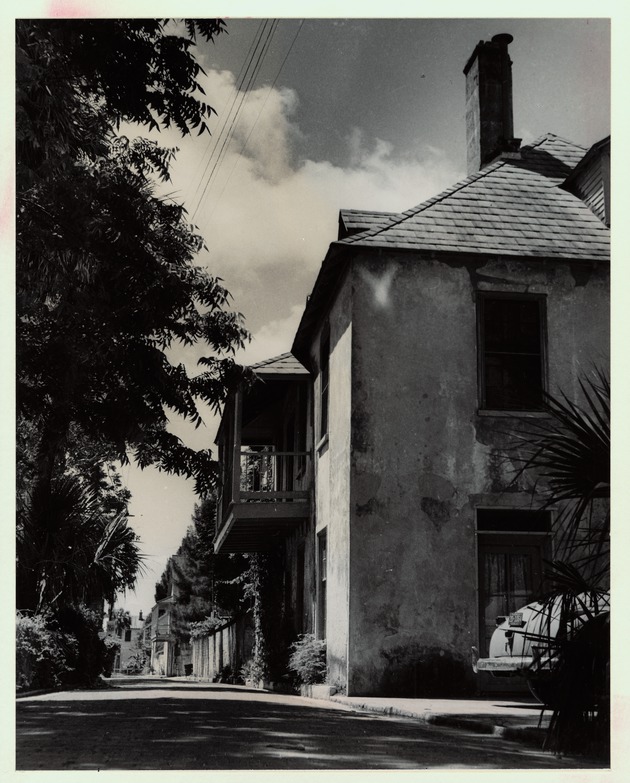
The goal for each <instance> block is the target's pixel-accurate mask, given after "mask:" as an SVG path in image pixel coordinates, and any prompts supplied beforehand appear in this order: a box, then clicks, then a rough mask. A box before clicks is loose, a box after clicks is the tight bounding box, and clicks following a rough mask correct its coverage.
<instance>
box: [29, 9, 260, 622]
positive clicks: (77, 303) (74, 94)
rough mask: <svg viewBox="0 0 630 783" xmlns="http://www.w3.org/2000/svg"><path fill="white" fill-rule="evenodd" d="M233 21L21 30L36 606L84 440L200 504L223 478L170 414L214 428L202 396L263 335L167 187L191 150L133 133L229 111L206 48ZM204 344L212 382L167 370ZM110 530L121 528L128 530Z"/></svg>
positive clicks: (217, 392) (213, 391)
mask: <svg viewBox="0 0 630 783" xmlns="http://www.w3.org/2000/svg"><path fill="white" fill-rule="evenodd" d="M223 27H224V25H223V23H222V22H221V21H219V20H204V21H194V22H193V21H189V22H187V23H186V24H185V26H184V27H183V28H181V27H175V26H173V25H169V23H168V20H164V19H156V20H135V19H126V20H125V19H112V20H89V19H88V20H85V19H84V20H59V19H51V20H18V22H17V25H16V29H17V49H16V54H17V58H16V59H17V105H16V150H17V273H16V281H17V358H18V379H17V389H18V416H19V432H18V448H19V450H20V451H19V454H18V465H19V466H20V467H21V468H23V469H24V471H25V474H24V475H23V476H21V477H20V478H19V491H20V493H21V498H22V503H21V519H20V520H19V527H20V529H21V531H22V536H23V538H22V541H21V543H20V547H21V552H22V554H23V555H24V554H25V552H26V551H27V550H28V548H29V547H30V546H31V545H32V546H34V547H35V548H37V547H40V548H41V549H40V551H39V552H38V556H37V558H31V559H30V560H29V561H28V565H25V567H24V569H23V571H22V575H23V577H24V578H26V576H27V574H28V573H31V574H32V579H33V584H32V585H31V589H30V590H27V591H25V592H24V595H25V596H26V595H29V596H30V598H29V599H28V600H32V596H33V595H34V594H35V593H39V594H41V586H42V580H43V579H45V580H47V581H49V577H48V576H44V575H43V573H39V574H37V573H36V572H35V571H33V570H32V568H33V567H34V565H33V564H34V563H39V564H40V565H41V564H42V563H52V562H53V561H54V562H57V561H56V560H55V557H53V555H54V552H55V545H54V539H55V536H56V535H58V534H59V531H60V530H64V531H66V532H68V530H69V528H68V526H67V525H66V524H65V523H63V524H62V523H61V522H60V518H59V515H57V516H55V514H52V513H49V509H50V508H52V506H53V505H54V503H55V502H57V501H56V500H55V498H59V492H60V491H61V492H62V495H63V493H65V497H66V500H68V498H69V497H70V496H71V495H72V492H74V493H75V495H76V493H77V492H78V490H77V487H76V486H75V487H74V488H71V487H70V484H69V483H67V482H66V483H65V484H64V481H65V478H66V477H67V476H66V474H67V471H68V461H69V455H70V456H72V455H73V453H75V450H76V449H77V446H78V444H81V445H80V446H79V449H81V448H86V447H85V444H89V445H88V446H87V448H88V450H89V449H92V450H93V451H94V450H96V451H98V452H99V453H100V455H101V456H102V458H103V461H105V460H106V461H111V460H114V459H119V460H121V461H122V462H123V463H124V462H126V461H127V460H128V458H129V455H133V456H134V458H135V459H136V461H137V462H138V464H139V465H140V466H141V467H144V466H147V465H150V464H153V465H156V466H157V467H159V468H160V469H163V470H166V471H169V472H174V473H177V474H180V475H185V476H187V477H191V478H194V480H195V486H196V489H197V491H198V492H199V493H200V494H203V493H207V492H208V491H210V490H211V488H212V487H213V485H214V483H215V480H216V476H217V464H216V461H215V460H214V459H213V457H212V455H211V453H210V451H209V450H202V451H199V452H197V451H194V450H192V449H190V448H188V447H186V446H185V444H183V443H182V442H181V441H180V440H179V439H178V438H177V437H175V436H174V435H172V434H170V433H169V432H168V431H167V429H166V424H167V422H168V415H169V411H170V412H174V413H176V414H179V415H181V416H184V417H185V418H187V419H189V420H190V421H192V422H193V423H195V424H196V425H199V424H200V423H201V417H200V414H199V410H198V402H199V401H200V400H202V401H204V402H205V403H207V404H209V405H210V406H211V407H212V408H213V409H214V410H217V409H218V407H219V406H220V405H221V403H222V401H223V399H224V396H225V394H226V391H227V389H228V388H230V386H231V385H232V384H233V383H234V382H236V380H237V378H238V377H239V374H240V371H239V368H238V367H237V366H236V365H235V364H234V361H233V358H232V356H231V354H232V353H233V351H234V350H235V349H236V348H237V347H239V346H241V345H242V344H243V341H244V340H245V339H246V337H247V335H246V332H245V330H244V328H243V326H242V323H241V320H242V319H241V317H240V315H239V314H238V313H234V312H230V311H229V310H228V309H227V305H228V299H229V294H228V292H227V291H226V290H225V288H224V287H223V286H222V285H221V282H220V280H219V279H217V278H215V277H212V276H211V275H210V274H209V273H208V272H207V271H206V270H205V268H203V267H201V266H199V265H197V264H196V263H195V258H196V256H197V254H198V252H199V250H200V249H201V247H202V246H203V240H202V239H201V237H199V236H198V235H197V234H196V232H195V230H194V229H193V227H191V226H190V225H189V224H188V222H187V220H186V212H185V209H184V208H183V206H182V205H180V204H177V203H174V202H173V201H171V200H169V199H167V198H162V197H160V196H159V195H158V194H157V191H156V184H155V182H156V179H157V178H161V179H168V176H169V165H170V163H171V162H172V159H173V156H174V154H175V152H176V151H175V150H172V149H163V148H161V147H159V146H158V145H157V144H155V143H153V142H149V141H147V140H146V139H128V138H126V137H124V136H120V135H119V133H118V128H119V126H120V123H121V122H123V121H125V122H130V123H136V124H139V125H140V126H144V127H146V128H159V127H169V126H173V127H175V128H177V129H178V130H179V131H180V132H181V133H182V134H188V133H191V132H199V133H203V132H206V131H207V129H208V128H207V122H206V121H207V119H208V117H209V116H210V114H211V113H212V111H213V110H212V109H211V107H210V106H209V105H208V104H207V103H206V102H205V99H204V96H203V91H202V89H201V86H200V84H199V81H198V79H199V76H200V74H201V72H202V71H201V68H200V66H199V64H198V62H197V61H196V60H195V57H194V54H193V50H192V44H193V43H194V39H195V36H196V35H198V34H199V35H201V36H202V37H204V38H205V39H206V40H212V39H213V37H214V36H216V35H217V34H219V33H220V32H221V31H222V30H223ZM182 29H183V30H184V32H182ZM199 342H201V343H202V344H204V345H205V346H206V347H207V351H208V355H207V356H206V357H205V358H204V360H203V362H202V363H203V371H202V372H200V373H199V374H197V375H195V376H190V375H189V374H188V372H187V371H186V368H185V367H184V365H183V364H173V363H171V362H170V361H169V359H168V355H167V354H168V352H169V349H171V348H172V347H173V346H174V345H175V344H180V345H184V346H190V345H193V344H195V343H199ZM70 461H72V460H70ZM79 463H80V459H78V458H77V459H74V465H73V469H74V470H75V472H76V470H77V469H78V466H79ZM96 464H97V463H96V462H95V461H94V460H92V466H94V465H96ZM91 469H94V468H91ZM81 491H82V492H85V491H87V490H86V487H85V486H83V487H82V490H81ZM75 499H76V500H77V503H78V508H77V509H75V511H74V512H72V515H73V516H72V518H73V519H74V520H75V521H76V522H77V524H79V522H78V520H79V519H83V522H85V520H86V519H88V518H89V519H93V516H94V514H93V511H94V503H95V501H94V498H92V499H91V500H89V502H88V501H87V499H86V497H83V498H82V499H79V498H78V497H75ZM100 502H101V504H102V502H104V501H103V499H101V501H100ZM86 503H87V505H88V506H90V509H91V510H90V511H89V512H86V510H85V506H86ZM68 518H69V517H68ZM104 520H106V521H107V525H110V527H108V528H107V529H108V530H109V532H110V533H111V534H112V536H114V538H116V536H120V534H121V533H122V528H123V527H124V525H123V524H122V523H120V524H119V525H118V527H116V526H115V525H114V527H111V525H113V523H112V522H111V520H110V519H109V517H108V516H107V514H106V515H105V517H104ZM83 522H82V523H81V524H80V525H79V527H80V529H81V530H85V528H86V525H85V524H83ZM87 526H88V527H89V525H87ZM114 528H115V529H114ZM109 540H113V539H111V538H110V539H109ZM28 541H30V544H29V543H28ZM42 547H43V548H42ZM47 568H48V567H47ZM64 568H66V567H65V566H64ZM64 568H62V567H61V566H58V567H57V566H55V569H56V570H55V573H56V574H61V573H62V572H64V573H68V574H69V571H68V570H67V568H66V570H65V571H64ZM117 579H118V577H116V579H114V582H116V580H117ZM124 581H125V580H124V579H123V582H124ZM118 582H119V583H120V579H118ZM127 583H128V582H127ZM36 585H37V587H36ZM74 590H75V588H74V587H73V588H72V590H71V592H74ZM31 608H32V606H31Z"/></svg>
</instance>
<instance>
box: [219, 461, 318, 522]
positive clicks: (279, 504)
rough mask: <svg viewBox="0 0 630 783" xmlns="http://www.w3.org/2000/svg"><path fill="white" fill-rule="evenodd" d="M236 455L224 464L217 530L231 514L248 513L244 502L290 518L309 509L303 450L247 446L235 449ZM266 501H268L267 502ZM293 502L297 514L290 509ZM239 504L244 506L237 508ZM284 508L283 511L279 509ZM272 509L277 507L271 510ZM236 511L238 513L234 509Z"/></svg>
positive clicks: (263, 512) (308, 467)
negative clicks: (307, 507) (306, 505)
mask: <svg viewBox="0 0 630 783" xmlns="http://www.w3.org/2000/svg"><path fill="white" fill-rule="evenodd" d="M237 454H238V458H237V459H234V460H233V461H231V464H228V465H227V466H226V468H227V470H226V472H225V474H224V484H223V491H222V493H221V500H220V503H219V518H218V520H217V521H218V532H219V535H220V534H221V530H222V528H223V525H224V524H225V523H226V522H228V520H229V519H230V518H231V516H234V515H237V516H242V515H243V514H245V515H246V516H248V517H251V516H252V514H251V512H252V511H253V508H251V507H250V511H249V512H248V513H246V511H245V509H244V508H243V507H244V506H246V505H249V504H254V505H258V504H260V516H261V518H266V517H267V516H268V515H269V514H273V515H275V516H277V515H278V514H280V515H281V516H282V517H286V518H291V517H293V516H295V517H296V518H297V517H303V516H304V514H307V513H308V511H307V510H306V511H305V506H304V505H302V504H306V503H308V500H309V490H310V486H311V478H310V475H311V458H310V454H309V453H308V452H305V451H276V450H275V449H274V448H273V447H272V446H248V447H242V448H240V449H239V450H238V451H237ZM266 504H270V505H269V506H267V505H266ZM292 504H293V505H295V504H298V505H299V507H300V508H298V505H295V511H296V514H295V515H294V514H292V513H290V511H289V509H290V507H291V505H292ZM238 508H243V511H242V512H238ZM280 508H284V512H280V510H279V509H280ZM273 509H278V510H277V511H274V510H273ZM237 512H238V513H237Z"/></svg>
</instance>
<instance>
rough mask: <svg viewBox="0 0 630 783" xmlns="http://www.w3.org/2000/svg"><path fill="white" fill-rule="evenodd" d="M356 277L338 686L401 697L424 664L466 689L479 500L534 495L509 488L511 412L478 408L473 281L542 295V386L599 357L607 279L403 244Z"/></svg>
mask: <svg viewBox="0 0 630 783" xmlns="http://www.w3.org/2000/svg"><path fill="white" fill-rule="evenodd" d="M420 265H421V267H422V272H421V274H420V273H419V269H418V267H419V266H420ZM352 281H353V288H354V302H353V322H352V348H353V350H352V449H351V454H352V458H351V490H350V494H351V503H350V547H349V551H350V605H349V618H350V632H349V658H350V668H349V693H351V694H353V693H354V694H368V693H373V694H375V693H378V692H385V691H390V692H391V691H392V690H394V691H395V690H397V689H403V690H405V691H406V692H407V693H408V695H411V693H410V692H409V691H410V690H411V691H415V692H422V683H421V682H418V680H422V678H423V677H428V678H430V677H435V676H436V673H438V675H437V676H439V677H440V678H441V679H442V680H443V681H444V682H445V683H449V684H450V685H451V686H452V687H453V688H455V689H460V690H465V689H466V688H467V687H473V685H474V683H473V678H472V672H471V667H470V647H471V645H472V644H476V643H477V634H478V614H477V611H478V610H477V593H476V586H477V566H476V562H477V542H476V535H475V508H476V507H477V506H479V505H495V504H499V503H500V504H502V505H504V506H513V507H516V508H519V507H520V508H523V507H525V508H527V507H528V504H529V502H530V498H529V496H528V495H527V494H525V493H524V492H523V491H519V492H514V491H511V490H513V489H519V488H510V491H508V485H509V483H510V481H511V479H512V473H511V472H510V471H511V468H512V467H513V466H512V465H511V463H510V461H509V460H506V456H505V451H504V449H503V448H502V447H503V445H504V444H505V441H506V435H505V434H502V433H504V432H505V431H506V430H507V429H508V426H507V423H508V422H509V421H510V420H509V419H507V418H506V417H501V416H492V415H490V416H489V415H479V414H478V411H477V409H478V392H477V389H478V383H477V349H476V343H477V334H476V328H477V327H476V306H475V291H476V290H492V291H506V292H514V293H524V292H528V293H538V294H545V295H546V298H547V304H546V309H547V332H548V340H547V345H548V348H547V351H548V353H547V358H548V368H549V387H550V389H551V390H554V389H558V388H562V389H563V390H565V391H567V392H569V393H572V392H574V391H575V390H576V388H577V387H576V380H575V379H576V376H577V374H578V373H579V372H580V371H583V370H588V369H589V368H590V367H591V365H592V363H593V362H600V363H601V361H602V360H603V361H606V357H607V355H608V284H607V277H606V274H605V271H604V273H602V271H601V270H600V271H598V270H597V269H590V270H589V269H586V268H576V267H574V268H571V267H570V266H569V265H568V264H564V263H551V262H549V263H545V262H541V261H537V262H533V263H522V262H520V263H519V262H515V261H491V262H487V263H480V262H479V261H478V260H477V261H475V262H472V261H471V262H470V263H462V262H461V261H459V262H458V263H451V264H449V263H444V262H440V261H437V260H428V259H427V260H419V259H418V258H417V257H415V256H411V255H407V256H401V255H399V256H397V257H394V256H392V257H390V258H387V257H381V258H380V259H375V258H371V257H368V258H366V259H363V260H361V259H357V260H356V261H355V263H354V267H353V274H352ZM331 380H332V370H331ZM332 426H333V425H332V423H331V431H332ZM337 472H338V471H337V470H336V469H333V470H331V479H332V477H333V476H334V475H336V474H337ZM520 489H521V490H525V489H527V488H526V487H525V486H522V487H521V488H520ZM410 680H413V682H411V681H410Z"/></svg>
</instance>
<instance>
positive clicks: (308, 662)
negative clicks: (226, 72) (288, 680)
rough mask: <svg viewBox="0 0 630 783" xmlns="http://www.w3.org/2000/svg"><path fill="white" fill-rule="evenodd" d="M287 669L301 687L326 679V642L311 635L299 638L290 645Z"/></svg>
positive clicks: (307, 634)
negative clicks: (293, 673)
mask: <svg viewBox="0 0 630 783" xmlns="http://www.w3.org/2000/svg"><path fill="white" fill-rule="evenodd" d="M289 669H290V670H291V671H293V672H295V673H296V675H297V676H298V679H299V680H300V683H301V684H303V685H314V684H315V683H318V682H324V680H325V679H326V640H325V639H316V638H315V636H314V635H313V634H311V633H306V634H303V635H302V636H300V637H299V638H298V640H297V642H294V643H293V644H292V645H291V656H290V658H289Z"/></svg>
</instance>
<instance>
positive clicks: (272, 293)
mask: <svg viewBox="0 0 630 783" xmlns="http://www.w3.org/2000/svg"><path fill="white" fill-rule="evenodd" d="M40 5H41V4H40ZM101 5H102V7H99V6H101ZM115 5H118V3H116V4H115ZM189 5H190V4H189ZM446 5H448V4H446ZM111 6H112V4H99V3H93V4H90V5H89V6H85V5H84V4H82V3H78V2H73V3H71V2H57V3H55V2H51V3H50V4H47V5H46V6H45V7H44V6H42V8H45V11H46V13H45V15H52V14H56V13H60V14H61V15H63V16H73V15H87V14H88V13H89V15H90V16H105V15H107V16H111V15H112V8H111ZM237 6H238V4H231V5H230V8H231V9H232V13H234V10H233V9H234V8H236V7H237ZM496 6H497V7H499V6H498V4H496ZM125 7H129V8H134V7H138V8H139V6H138V4H137V3H135V4H134V3H127V4H126V6H125ZM184 7H186V3H184ZM364 7H365V6H364ZM368 7H369V6H368ZM445 7H446V6H445ZM151 13H157V11H153V12H151ZM171 13H172V11H171ZM176 13H177V14H178V15H182V9H181V8H180V9H177V11H176ZM378 13H383V7H381V6H379V11H378ZM133 15H140V14H139V13H136V14H133ZM221 15H222V16H223V17H224V18H225V12H223V13H222V14H221ZM353 15H354V16H356V12H355V13H354V14H353ZM399 15H400V14H399ZM227 23H228V34H227V35H221V36H220V37H219V38H218V39H217V41H216V42H215V43H214V44H212V45H203V46H201V47H200V48H199V50H198V57H199V59H200V62H201V63H202V65H203V67H204V69H205V70H206V72H207V75H206V76H205V77H203V78H202V84H203V87H204V90H205V93H206V98H207V101H208V102H209V103H210V104H211V105H212V106H213V107H214V108H215V110H216V111H217V116H215V117H214V118H213V120H212V125H211V128H212V136H211V137H209V136H207V135H204V136H203V137H194V138H188V139H184V140H183V139H181V138H180V137H178V136H177V135H176V134H175V133H170V132H169V133H166V132H163V133H161V134H160V135H159V137H156V138H158V139H159V141H160V143H161V144H163V145H164V146H177V147H179V153H178V156H177V161H176V163H175V165H174V166H173V170H172V182H171V183H170V184H169V186H168V189H167V191H168V193H169V194H171V195H172V196H173V197H174V198H176V199H177V200H179V201H182V202H183V203H184V204H185V206H186V207H187V209H188V211H189V214H190V215H191V218H192V219H193V221H194V223H195V224H196V225H197V226H198V227H199V230H200V232H201V233H202V234H203V236H204V237H205V239H206V243H207V245H208V251H207V252H205V253H203V255H202V256H200V258H199V262H200V263H202V264H204V265H206V266H207V267H208V269H209V270H210V272H211V273H212V274H215V275H218V276H220V277H221V278H223V280H224V281H225V284H226V286H227V288H228V289H229V290H230V292H231V293H232V295H233V305H234V308H235V309H237V310H238V311H240V312H242V313H243V314H244V316H245V318H246V325H247V327H248V328H249V330H250V331H251V333H252V335H253V341H252V343H251V345H250V346H249V347H248V349H247V351H246V352H245V354H243V355H242V356H241V357H240V358H241V359H242V360H243V361H246V362H255V361H258V360H260V359H264V358H268V357H271V356H275V355H277V354H279V353H282V352H284V351H287V350H289V349H290V347H291V343H292V339H293V335H294V332H295V329H296V327H297V324H298V322H299V318H300V316H301V313H302V310H303V307H304V302H305V299H306V296H307V295H308V294H309V293H310V291H311V288H312V285H313V283H314V281H315V277H316V274H317V271H318V268H319V264H320V263H321V261H322V259H323V258H324V255H325V253H326V250H327V248H328V245H329V243H330V242H331V241H333V240H334V239H335V238H336V232H337V221H338V212H339V209H340V208H342V207H345V208H357V209H375V210H387V211H398V210H403V209H407V208H410V207H412V206H414V205H415V204H418V203H419V202H421V201H423V200H424V199H426V198H428V197H430V196H432V195H435V194H436V193H438V192H439V191H441V190H442V189H444V188H445V187H447V186H449V185H451V184H453V183H454V182H456V181H457V180H458V179H461V178H463V177H464V176H465V175H466V162H465V124H464V76H463V73H462V70H463V67H464V65H465V63H466V61H467V59H468V57H469V55H470V54H471V53H472V51H473V49H474V47H475V45H476V44H477V42H478V41H479V40H482V39H483V40H489V39H490V38H491V37H492V36H493V35H494V34H496V33H500V32H509V33H511V34H512V35H513V36H514V42H513V43H512V44H511V45H510V55H511V58H512V60H513V85H514V90H513V92H514V126H515V135H516V136H518V137H522V138H523V141H524V143H527V142H528V141H532V140H533V139H535V138H536V137H537V136H539V135H541V134H543V133H545V132H547V131H551V132H553V133H556V134H558V135H560V136H564V137H565V138H568V139H570V140H572V141H575V142H577V143H579V144H583V145H584V146H586V147H588V146H590V145H591V144H593V143H594V142H596V141H598V140H599V139H601V138H602V137H604V136H606V135H607V134H608V133H610V119H609V105H610V28H609V23H608V21H606V20H604V19H586V18H580V19H571V20H563V19H505V18H503V19H492V18H484V19H456V18H453V19H436V18H432V19H426V18H399V19H365V18H347V19H330V18H328V19H319V18H307V19H304V20H301V19H294V18H286V17H285V18H280V19H278V20H275V22H274V20H273V19H271V18H270V19H268V20H264V19H263V20H261V19H251V18H249V19H246V18H241V19H238V18H229V19H227ZM248 65H249V67H248ZM239 88H240V89H239ZM125 131H126V132H128V133H134V131H133V129H125ZM203 353H204V352H203V350H200V351H198V352H196V351H194V350H187V351H182V352H179V353H177V355H174V356H173V359H174V360H177V361H185V362H186V364H187V366H188V367H189V369H190V371H191V372H195V373H196V372H197V371H198V369H197V366H196V360H197V358H198V357H199V356H200V355H203ZM171 428H172V430H173V431H174V432H176V433H177V434H179V435H180V436H181V437H182V438H183V439H184V440H186V442H187V443H189V445H191V446H194V447H198V448H206V447H208V446H212V445H213V441H214V433H215V428H216V422H215V421H214V420H213V419H212V417H211V416H209V415H208V416H207V426H206V427H202V428H200V429H198V430H193V429H192V428H190V427H187V426H186V425H185V424H182V423H181V422H178V421H173V423H172V425H171ZM122 473H123V478H124V480H125V481H126V483H127V485H128V487H129V489H130V490H131V492H132V495H133V499H132V503H131V513H132V514H133V518H132V522H133V526H134V528H135V529H136V530H137V532H138V533H139V535H140V536H141V539H142V548H143V550H144V551H145V552H146V554H147V560H146V565H147V573H146V575H145V577H144V578H142V579H141V580H140V582H139V584H138V588H137V590H136V591H135V594H134V593H130V594H128V595H127V596H126V598H125V599H123V601H122V603H124V605H125V606H126V607H127V608H128V609H130V610H131V611H132V612H134V613H135V612H137V611H138V610H139V609H142V610H144V611H145V612H146V611H147V610H148V609H150V607H151V605H152V603H153V589H154V584H155V582H156V581H157V580H158V578H159V576H160V574H161V572H162V570H163V568H164V565H165V562H166V559H167V557H168V556H169V555H170V554H172V553H174V551H175V550H176V549H177V547H178V546H179V543H180V541H181V538H182V536H183V534H184V533H185V530H186V528H187V526H188V525H189V524H190V517H191V513H192V511H193V506H194V503H195V496H194V493H193V489H192V483H191V482H187V481H185V480H183V479H178V478H176V477H170V476H167V475H164V474H160V473H158V472H157V471H154V470H145V471H139V470H138V469H136V468H134V467H133V466H129V467H125V468H124V469H123V471H122Z"/></svg>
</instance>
